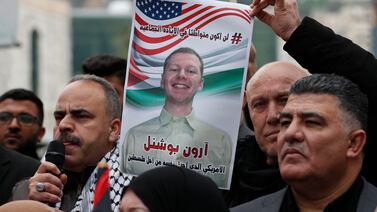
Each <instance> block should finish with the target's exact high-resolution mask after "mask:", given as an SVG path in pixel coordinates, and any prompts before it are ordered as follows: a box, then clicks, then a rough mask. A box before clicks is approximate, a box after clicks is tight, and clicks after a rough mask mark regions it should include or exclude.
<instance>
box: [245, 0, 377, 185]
mask: <svg viewBox="0 0 377 212" xmlns="http://www.w3.org/2000/svg"><path fill="white" fill-rule="evenodd" d="M268 5H274V15H272V14H269V13H268V12H266V11H265V10H264V8H266V7H267V6H268ZM251 7H252V11H251V14H250V15H251V16H256V17H257V18H258V19H259V20H261V21H262V22H264V23H266V24H267V25H269V26H270V27H271V28H272V30H273V31H274V32H275V33H276V34H277V35H278V36H279V37H281V38H282V39H283V40H285V41H286V44H285V45H284V50H285V51H287V52H288V53H289V54H290V55H291V56H292V57H293V58H294V59H295V60H296V61H297V62H298V63H300V65H302V66H303V67H304V68H307V69H308V70H309V71H310V72H311V73H335V74H337V75H342V76H344V77H346V78H348V79H350V80H351V81H353V82H354V83H356V84H357V85H358V86H359V87H360V89H361V90H362V91H363V92H364V93H365V94H366V95H367V97H368V99H369V111H368V127H367V134H368V138H367V143H366V147H365V149H364V152H365V158H364V163H363V170H362V175H363V176H364V177H365V178H366V179H367V180H368V181H369V182H370V183H372V184H373V185H377V173H376V172H375V171H374V169H375V166H374V164H373V163H374V161H376V160H377V154H376V150H377V143H376V139H377V125H376V121H377V110H376V108H377V92H376V90H377V71H376V70H377V60H376V59H375V58H374V56H373V55H372V54H371V53H369V52H368V51H366V50H364V49H362V48H361V47H359V46H358V45H356V44H354V43H353V42H352V41H351V40H349V39H347V38H344V37H342V36H340V35H337V34H335V33H334V32H333V31H332V30H331V29H330V28H327V27H325V26H323V25H321V24H320V23H318V22H317V21H315V20H313V19H311V18H309V17H305V18H304V19H303V20H302V21H301V20H300V16H299V13H298V8H297V2H296V0H255V1H254V2H253V3H252V5H251Z"/></svg>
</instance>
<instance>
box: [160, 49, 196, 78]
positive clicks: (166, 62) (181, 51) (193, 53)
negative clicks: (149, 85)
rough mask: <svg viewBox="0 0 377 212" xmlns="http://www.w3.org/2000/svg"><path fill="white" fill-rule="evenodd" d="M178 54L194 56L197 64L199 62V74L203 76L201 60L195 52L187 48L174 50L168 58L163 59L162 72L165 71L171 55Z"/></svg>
mask: <svg viewBox="0 0 377 212" xmlns="http://www.w3.org/2000/svg"><path fill="white" fill-rule="evenodd" d="M178 53H183V54H192V55H195V56H196V57H197V58H198V59H199V62H200V67H199V68H200V74H201V75H202V76H203V60H202V58H201V57H200V55H199V54H198V53H197V52H196V51H195V50H193V49H192V48H189V47H181V48H179V49H176V50H174V51H173V52H172V53H170V54H169V56H168V57H167V58H166V59H165V62H164V72H165V69H166V67H167V66H168V64H169V62H170V58H171V57H172V56H173V55H175V54H178Z"/></svg>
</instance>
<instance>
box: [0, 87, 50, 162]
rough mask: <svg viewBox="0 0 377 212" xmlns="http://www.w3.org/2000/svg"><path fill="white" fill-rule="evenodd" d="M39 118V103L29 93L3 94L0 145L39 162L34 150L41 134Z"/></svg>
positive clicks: (0, 115) (11, 92)
mask: <svg viewBox="0 0 377 212" xmlns="http://www.w3.org/2000/svg"><path fill="white" fill-rule="evenodd" d="M43 116H44V114H43V103H42V101H41V100H40V99H39V98H38V97H37V96H36V95H35V94H34V93H33V92H31V91H28V90H25V89H12V90H9V91H7V92H5V93H4V94H3V95H1V96H0V144H1V145H3V146H4V147H5V148H7V149H12V150H15V151H18V152H20V153H22V154H24V155H28V156H30V157H32V158H35V159H39V157H38V155H37V153H36V148H37V143H38V142H40V141H41V139H42V137H43V136H44V134H45V128H44V127H43V126H42V123H43Z"/></svg>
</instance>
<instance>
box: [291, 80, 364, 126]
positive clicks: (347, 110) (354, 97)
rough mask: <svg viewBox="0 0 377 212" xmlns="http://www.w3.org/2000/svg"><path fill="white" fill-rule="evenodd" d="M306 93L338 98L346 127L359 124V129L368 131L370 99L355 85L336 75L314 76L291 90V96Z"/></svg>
mask: <svg viewBox="0 0 377 212" xmlns="http://www.w3.org/2000/svg"><path fill="white" fill-rule="evenodd" d="M306 93H309V94H329V95H333V96H335V97H337V99H338V102H339V107H340V108H341V109H342V110H343V111H344V114H345V117H344V118H345V119H344V121H345V124H346V127H348V128H350V127H352V126H353V127H354V125H355V124H357V127H360V128H361V129H363V130H365V131H366V129H367V122H368V98H367V96H366V95H365V94H364V93H363V92H362V91H361V90H360V89H359V87H358V86H357V85H356V84H355V83H353V82H351V81H350V80H348V79H346V78H344V77H341V76H338V75H335V74H313V75H311V76H307V77H304V78H302V79H299V80H298V81H296V82H295V83H294V84H293V85H292V87H291V90H290V94H306ZM355 121H356V122H355Z"/></svg>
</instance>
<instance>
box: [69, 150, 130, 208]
mask: <svg viewBox="0 0 377 212" xmlns="http://www.w3.org/2000/svg"><path fill="white" fill-rule="evenodd" d="M100 162H104V163H106V164H107V165H108V167H109V169H110V175H109V176H110V199H111V209H112V211H118V208H119V203H120V200H121V198H122V192H123V188H124V187H125V186H128V185H129V184H130V182H131V180H132V176H130V175H128V174H125V173H122V172H121V171H120V163H119V144H117V145H116V146H115V147H114V148H113V149H112V150H111V151H110V152H108V153H107V154H106V155H105V157H103V158H102V160H101V161H100ZM97 172H98V168H95V169H94V171H93V172H92V174H91V175H90V177H89V179H88V181H87V182H86V184H85V186H84V188H83V189H82V191H81V194H80V195H79V197H78V199H77V201H76V203H75V207H74V208H73V209H72V212H77V211H85V212H86V211H88V212H90V211H92V210H93V200H94V191H95V187H96V183H97V181H98V176H97Z"/></svg>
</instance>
